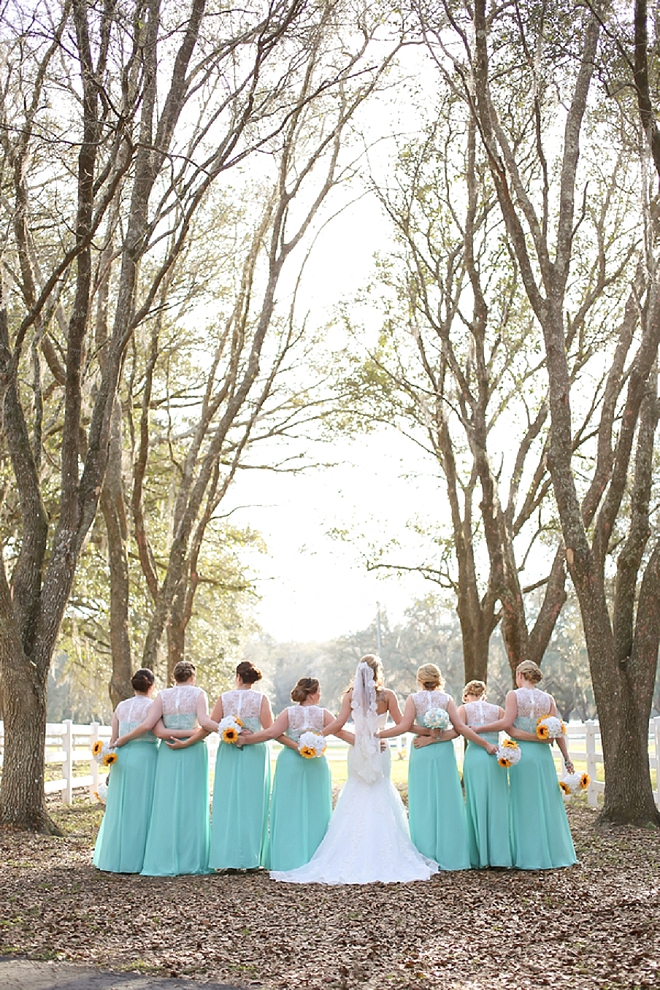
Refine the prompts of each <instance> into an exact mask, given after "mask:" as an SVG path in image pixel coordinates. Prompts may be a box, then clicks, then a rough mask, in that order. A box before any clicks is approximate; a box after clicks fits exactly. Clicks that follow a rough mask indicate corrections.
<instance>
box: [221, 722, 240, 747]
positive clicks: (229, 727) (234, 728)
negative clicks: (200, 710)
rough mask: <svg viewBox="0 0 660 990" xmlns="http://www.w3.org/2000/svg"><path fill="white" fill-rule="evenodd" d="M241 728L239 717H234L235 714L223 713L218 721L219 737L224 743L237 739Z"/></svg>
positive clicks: (233, 741)
mask: <svg viewBox="0 0 660 990" xmlns="http://www.w3.org/2000/svg"><path fill="white" fill-rule="evenodd" d="M242 728H243V723H242V722H241V720H240V718H236V716H235V715H225V717H224V718H221V719H220V721H219V722H218V732H219V734H220V738H221V739H222V741H223V742H226V743H235V742H236V740H237V739H238V737H239V735H240V733H241V729H242Z"/></svg>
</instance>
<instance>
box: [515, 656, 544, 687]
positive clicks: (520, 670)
mask: <svg viewBox="0 0 660 990" xmlns="http://www.w3.org/2000/svg"><path fill="white" fill-rule="evenodd" d="M516 674H524V676H525V678H526V680H528V681H531V682H532V684H538V682H539V681H540V680H541V678H542V677H543V671H542V670H541V668H540V667H539V666H538V664H535V663H534V661H533V660H523V662H522V663H519V664H518V666H517V667H516Z"/></svg>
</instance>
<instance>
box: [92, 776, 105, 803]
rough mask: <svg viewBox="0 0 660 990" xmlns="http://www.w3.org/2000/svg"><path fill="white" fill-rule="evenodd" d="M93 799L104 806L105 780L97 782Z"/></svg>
mask: <svg viewBox="0 0 660 990" xmlns="http://www.w3.org/2000/svg"><path fill="white" fill-rule="evenodd" d="M94 797H95V798H96V800H97V801H98V802H99V804H105V802H106V800H107V797H108V782H107V780H99V786H98V787H97V788H96V790H95V791H94Z"/></svg>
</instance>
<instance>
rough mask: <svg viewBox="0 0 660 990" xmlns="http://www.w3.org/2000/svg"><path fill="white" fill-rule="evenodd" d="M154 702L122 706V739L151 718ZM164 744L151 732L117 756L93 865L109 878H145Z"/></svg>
mask: <svg viewBox="0 0 660 990" xmlns="http://www.w3.org/2000/svg"><path fill="white" fill-rule="evenodd" d="M151 704H152V702H151V698H147V697H146V696H145V695H136V696H135V697H134V698H127V699H126V701H120V702H119V704H118V705H117V709H116V712H115V714H116V715H117V718H118V720H119V735H120V736H123V735H126V733H128V732H132V731H133V729H136V728H137V726H138V725H140V723H141V722H143V721H144V719H145V718H146V715H147V712H148V711H149V709H150V707H151ZM157 756H158V740H157V739H156V737H155V735H154V734H153V732H146V733H145V734H144V735H143V736H140V737H139V738H137V739H134V740H133V741H132V742H129V743H126V745H125V746H120V748H119V749H118V750H117V762H116V763H114V764H113V766H112V769H111V770H110V773H109V775H108V794H107V798H106V806H105V814H104V816H103V821H102V822H101V828H100V829H99V834H98V836H97V839H96V845H95V847H94V858H93V860H92V862H93V863H94V866H96V867H97V869H99V870H105V871H106V872H108V873H139V872H140V870H141V869H142V863H143V860H144V847H145V843H146V840H147V828H148V825H149V819H150V816H151V803H152V799H153V793H154V778H155V774H156V759H157Z"/></svg>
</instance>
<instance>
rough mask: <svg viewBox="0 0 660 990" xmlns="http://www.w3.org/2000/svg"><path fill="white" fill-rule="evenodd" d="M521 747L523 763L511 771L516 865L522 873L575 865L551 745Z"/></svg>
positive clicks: (511, 806) (511, 809) (512, 828)
mask: <svg viewBox="0 0 660 990" xmlns="http://www.w3.org/2000/svg"><path fill="white" fill-rule="evenodd" d="M518 745H519V746H520V749H521V751H522V756H521V759H520V762H519V763H516V765H515V766H513V767H510V768H509V789H510V790H509V793H510V823H511V847H512V853H513V865H514V866H516V867H517V868H518V869H519V870H552V869H556V868H557V867H562V866H572V865H573V863H577V858H576V855H575V849H574V848H573V839H572V838H571V830H570V828H569V827H568V819H567V818H566V809H565V808H564V801H563V798H562V796H561V791H560V789H559V783H558V781H557V771H556V770H555V764H554V760H553V759H552V753H551V752H550V746H549V745H548V744H547V743H540V742H539V743H535V742H520V741H519V742H518Z"/></svg>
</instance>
